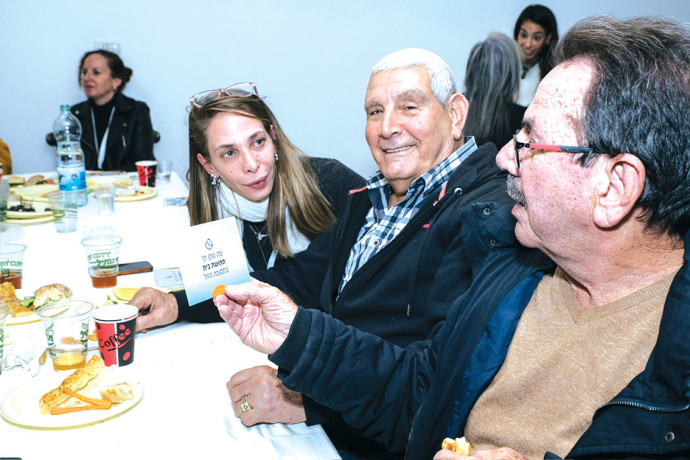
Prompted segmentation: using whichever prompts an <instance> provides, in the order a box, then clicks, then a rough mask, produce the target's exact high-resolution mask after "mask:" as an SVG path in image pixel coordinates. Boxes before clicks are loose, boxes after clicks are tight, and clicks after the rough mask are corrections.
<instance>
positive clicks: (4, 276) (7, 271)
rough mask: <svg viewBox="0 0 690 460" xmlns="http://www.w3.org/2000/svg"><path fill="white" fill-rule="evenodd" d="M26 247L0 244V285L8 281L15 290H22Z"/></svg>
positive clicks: (16, 244) (14, 244)
mask: <svg viewBox="0 0 690 460" xmlns="http://www.w3.org/2000/svg"><path fill="white" fill-rule="evenodd" d="M24 251H26V246H25V245H23V244H19V243H0V283H4V282H6V281H9V282H10V283H12V284H13V285H14V288H15V289H21V288H22V270H23V267H24Z"/></svg>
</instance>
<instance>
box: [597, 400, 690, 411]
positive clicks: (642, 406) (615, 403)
mask: <svg viewBox="0 0 690 460" xmlns="http://www.w3.org/2000/svg"><path fill="white" fill-rule="evenodd" d="M608 406H628V407H635V408H637V409H644V410H647V411H650V412H666V413H673V412H682V411H684V410H688V409H690V403H689V404H686V405H685V406H677V407H660V406H655V405H652V404H646V403H642V402H637V401H628V400H625V399H619V400H613V401H609V402H607V403H606V404H602V405H601V406H599V407H598V408H597V410H596V412H599V411H600V410H601V409H603V408H605V407H608Z"/></svg>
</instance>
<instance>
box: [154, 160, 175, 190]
mask: <svg viewBox="0 0 690 460" xmlns="http://www.w3.org/2000/svg"><path fill="white" fill-rule="evenodd" d="M171 174H172V161H170V160H161V161H159V162H158V170H157V171H156V182H158V183H159V184H169V183H170V175H171Z"/></svg>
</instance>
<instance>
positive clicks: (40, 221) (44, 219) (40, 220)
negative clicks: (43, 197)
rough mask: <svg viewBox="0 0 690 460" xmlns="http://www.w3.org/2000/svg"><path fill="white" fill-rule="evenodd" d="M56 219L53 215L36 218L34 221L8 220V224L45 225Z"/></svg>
mask: <svg viewBox="0 0 690 460" xmlns="http://www.w3.org/2000/svg"><path fill="white" fill-rule="evenodd" d="M53 219H54V217H53V215H52V214H51V215H49V216H45V217H35V218H33V219H7V221H6V222H7V223H10V224H19V225H34V224H44V223H46V222H50V221H51V220H53Z"/></svg>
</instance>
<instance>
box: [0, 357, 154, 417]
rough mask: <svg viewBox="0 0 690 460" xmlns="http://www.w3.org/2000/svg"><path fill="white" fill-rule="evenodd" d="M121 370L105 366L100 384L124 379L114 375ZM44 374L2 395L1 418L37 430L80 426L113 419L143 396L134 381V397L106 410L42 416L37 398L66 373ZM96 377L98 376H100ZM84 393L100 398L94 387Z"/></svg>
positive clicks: (128, 409)
mask: <svg viewBox="0 0 690 460" xmlns="http://www.w3.org/2000/svg"><path fill="white" fill-rule="evenodd" d="M123 369H126V368H123ZM120 372H121V370H120V369H116V368H112V369H109V368H106V369H105V370H104V371H103V373H109V374H108V375H105V376H104V377H103V378H102V380H101V382H102V383H101V384H99V387H102V386H107V385H108V384H114V383H118V382H121V381H123V380H121V379H118V378H117V374H118V373H120ZM44 375H45V377H42V376H39V377H38V378H36V379H32V380H31V381H29V382H28V383H27V384H24V385H21V386H19V387H18V388H15V389H14V390H12V391H11V392H10V393H9V394H8V395H7V396H6V397H5V399H4V400H3V401H2V404H0V415H2V418H4V419H5V420H6V421H7V422H9V423H11V424H12V425H16V426H19V427H21V428H31V429H36V430H64V429H69V428H80V427H85V426H90V425H95V424H97V423H103V422H106V421H108V420H111V419H114V418H115V417H118V416H120V415H122V414H124V413H126V412H128V411H130V410H131V409H132V408H134V407H135V406H136V405H137V404H139V402H140V401H141V399H142V398H143V397H144V385H143V384H142V383H141V382H139V381H136V382H132V383H134V399H131V400H129V401H125V402H122V403H120V404H113V406H112V407H111V408H110V409H108V410H86V411H82V412H73V413H70V414H62V415H42V414H41V412H40V410H39V408H38V400H39V399H40V398H41V396H43V395H44V394H46V393H47V392H49V391H50V390H52V389H53V388H56V387H57V386H58V385H59V384H60V382H62V381H63V380H64V379H65V378H67V376H68V375H69V373H68V372H59V373H52V374H44ZM97 378H99V379H101V377H100V376H99V377H97ZM126 380H130V379H126ZM130 381H131V380H130ZM85 396H92V397H95V398H100V394H99V393H98V391H96V390H93V391H92V392H88V393H85Z"/></svg>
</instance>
